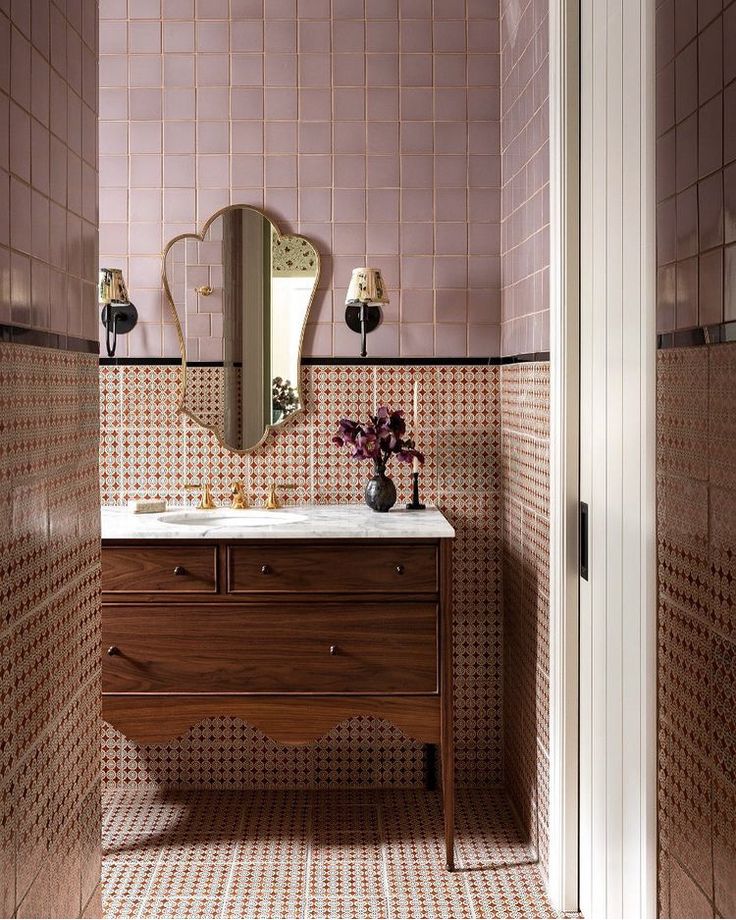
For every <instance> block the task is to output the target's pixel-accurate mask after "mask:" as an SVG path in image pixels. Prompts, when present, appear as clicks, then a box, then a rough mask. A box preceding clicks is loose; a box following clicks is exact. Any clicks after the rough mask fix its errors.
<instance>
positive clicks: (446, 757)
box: [442, 740, 455, 872]
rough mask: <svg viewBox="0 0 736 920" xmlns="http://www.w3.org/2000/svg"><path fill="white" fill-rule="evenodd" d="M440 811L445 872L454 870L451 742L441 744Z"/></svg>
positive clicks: (453, 761)
mask: <svg viewBox="0 0 736 920" xmlns="http://www.w3.org/2000/svg"><path fill="white" fill-rule="evenodd" d="M442 810H443V812H444V820H445V856H446V859H447V871H448V872H452V871H453V870H454V868H455V756H454V751H453V745H452V741H450V743H449V744H448V745H446V744H445V743H444V740H443V744H442Z"/></svg>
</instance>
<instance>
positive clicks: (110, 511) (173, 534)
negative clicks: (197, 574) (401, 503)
mask: <svg viewBox="0 0 736 920" xmlns="http://www.w3.org/2000/svg"><path fill="white" fill-rule="evenodd" d="M169 515H171V516H172V517H173V518H174V519H176V517H181V516H182V515H185V517H186V520H190V521H193V522H194V523H183V522H182V520H179V521H175V522H173V523H166V522H165V521H163V520H161V518H166V517H167V516H169ZM238 521H240V523H238ZM247 521H251V526H243V525H244V524H246V522H247ZM454 536H455V531H454V529H453V527H452V525H451V524H450V523H449V521H448V520H447V519H446V518H445V516H444V515H443V514H442V512H441V511H439V510H438V509H437V508H433V507H427V509H426V510H425V511H407V510H406V509H405V508H403V507H396V508H392V509H391V511H389V512H388V514H379V513H377V512H375V511H371V509H370V508H368V507H367V506H366V505H299V506H297V505H293V506H291V505H289V506H286V507H284V508H282V509H280V510H279V511H267V510H265V509H263V508H249V509H247V510H245V511H233V510H231V509H230V508H216V509H215V510H214V511H197V510H196V509H193V508H168V509H167V511H165V512H160V513H155V514H135V513H134V512H132V511H129V510H128V509H127V508H122V507H105V508H103V509H102V539H103V540H290V539H291V540H305V539H306V540H309V539H314V540H335V539H338V540H339V539H344V540H356V539H357V540H359V539H371V540H375V539H387V540H407V539H415V540H416V539H419V540H421V539H430V540H436V539H440V538H447V537H454Z"/></svg>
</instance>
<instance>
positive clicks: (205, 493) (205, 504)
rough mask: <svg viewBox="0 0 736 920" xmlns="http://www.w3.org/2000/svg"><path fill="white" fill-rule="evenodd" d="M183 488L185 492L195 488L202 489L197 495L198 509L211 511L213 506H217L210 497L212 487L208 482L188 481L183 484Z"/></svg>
mask: <svg viewBox="0 0 736 920" xmlns="http://www.w3.org/2000/svg"><path fill="white" fill-rule="evenodd" d="M184 488H185V489H186V490H187V492H192V491H194V490H195V489H201V490H202V492H201V494H200V497H199V504H198V505H197V509H198V510H199V511H211V510H212V509H213V508H216V507H217V505H216V504H215V500H214V499H213V498H212V488H211V486H210V484H209V483H208V482H205V483H200V482H188V483H186V484H185V485H184Z"/></svg>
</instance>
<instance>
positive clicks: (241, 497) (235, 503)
mask: <svg viewBox="0 0 736 920" xmlns="http://www.w3.org/2000/svg"><path fill="white" fill-rule="evenodd" d="M230 494H231V495H232V497H233V500H232V505H231V507H232V508H233V509H234V510H236V511H242V510H243V509H245V508H247V507H248V496H247V495H246V494H245V490H244V488H243V480H242V479H236V480H235V482H234V483H233V484H232V485H231V486H230Z"/></svg>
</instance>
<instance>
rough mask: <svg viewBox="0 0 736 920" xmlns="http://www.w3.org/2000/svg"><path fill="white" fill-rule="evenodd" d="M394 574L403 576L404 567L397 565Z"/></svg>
mask: <svg viewBox="0 0 736 920" xmlns="http://www.w3.org/2000/svg"><path fill="white" fill-rule="evenodd" d="M396 574H397V575H403V574H404V566H403V565H397V566H396Z"/></svg>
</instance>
